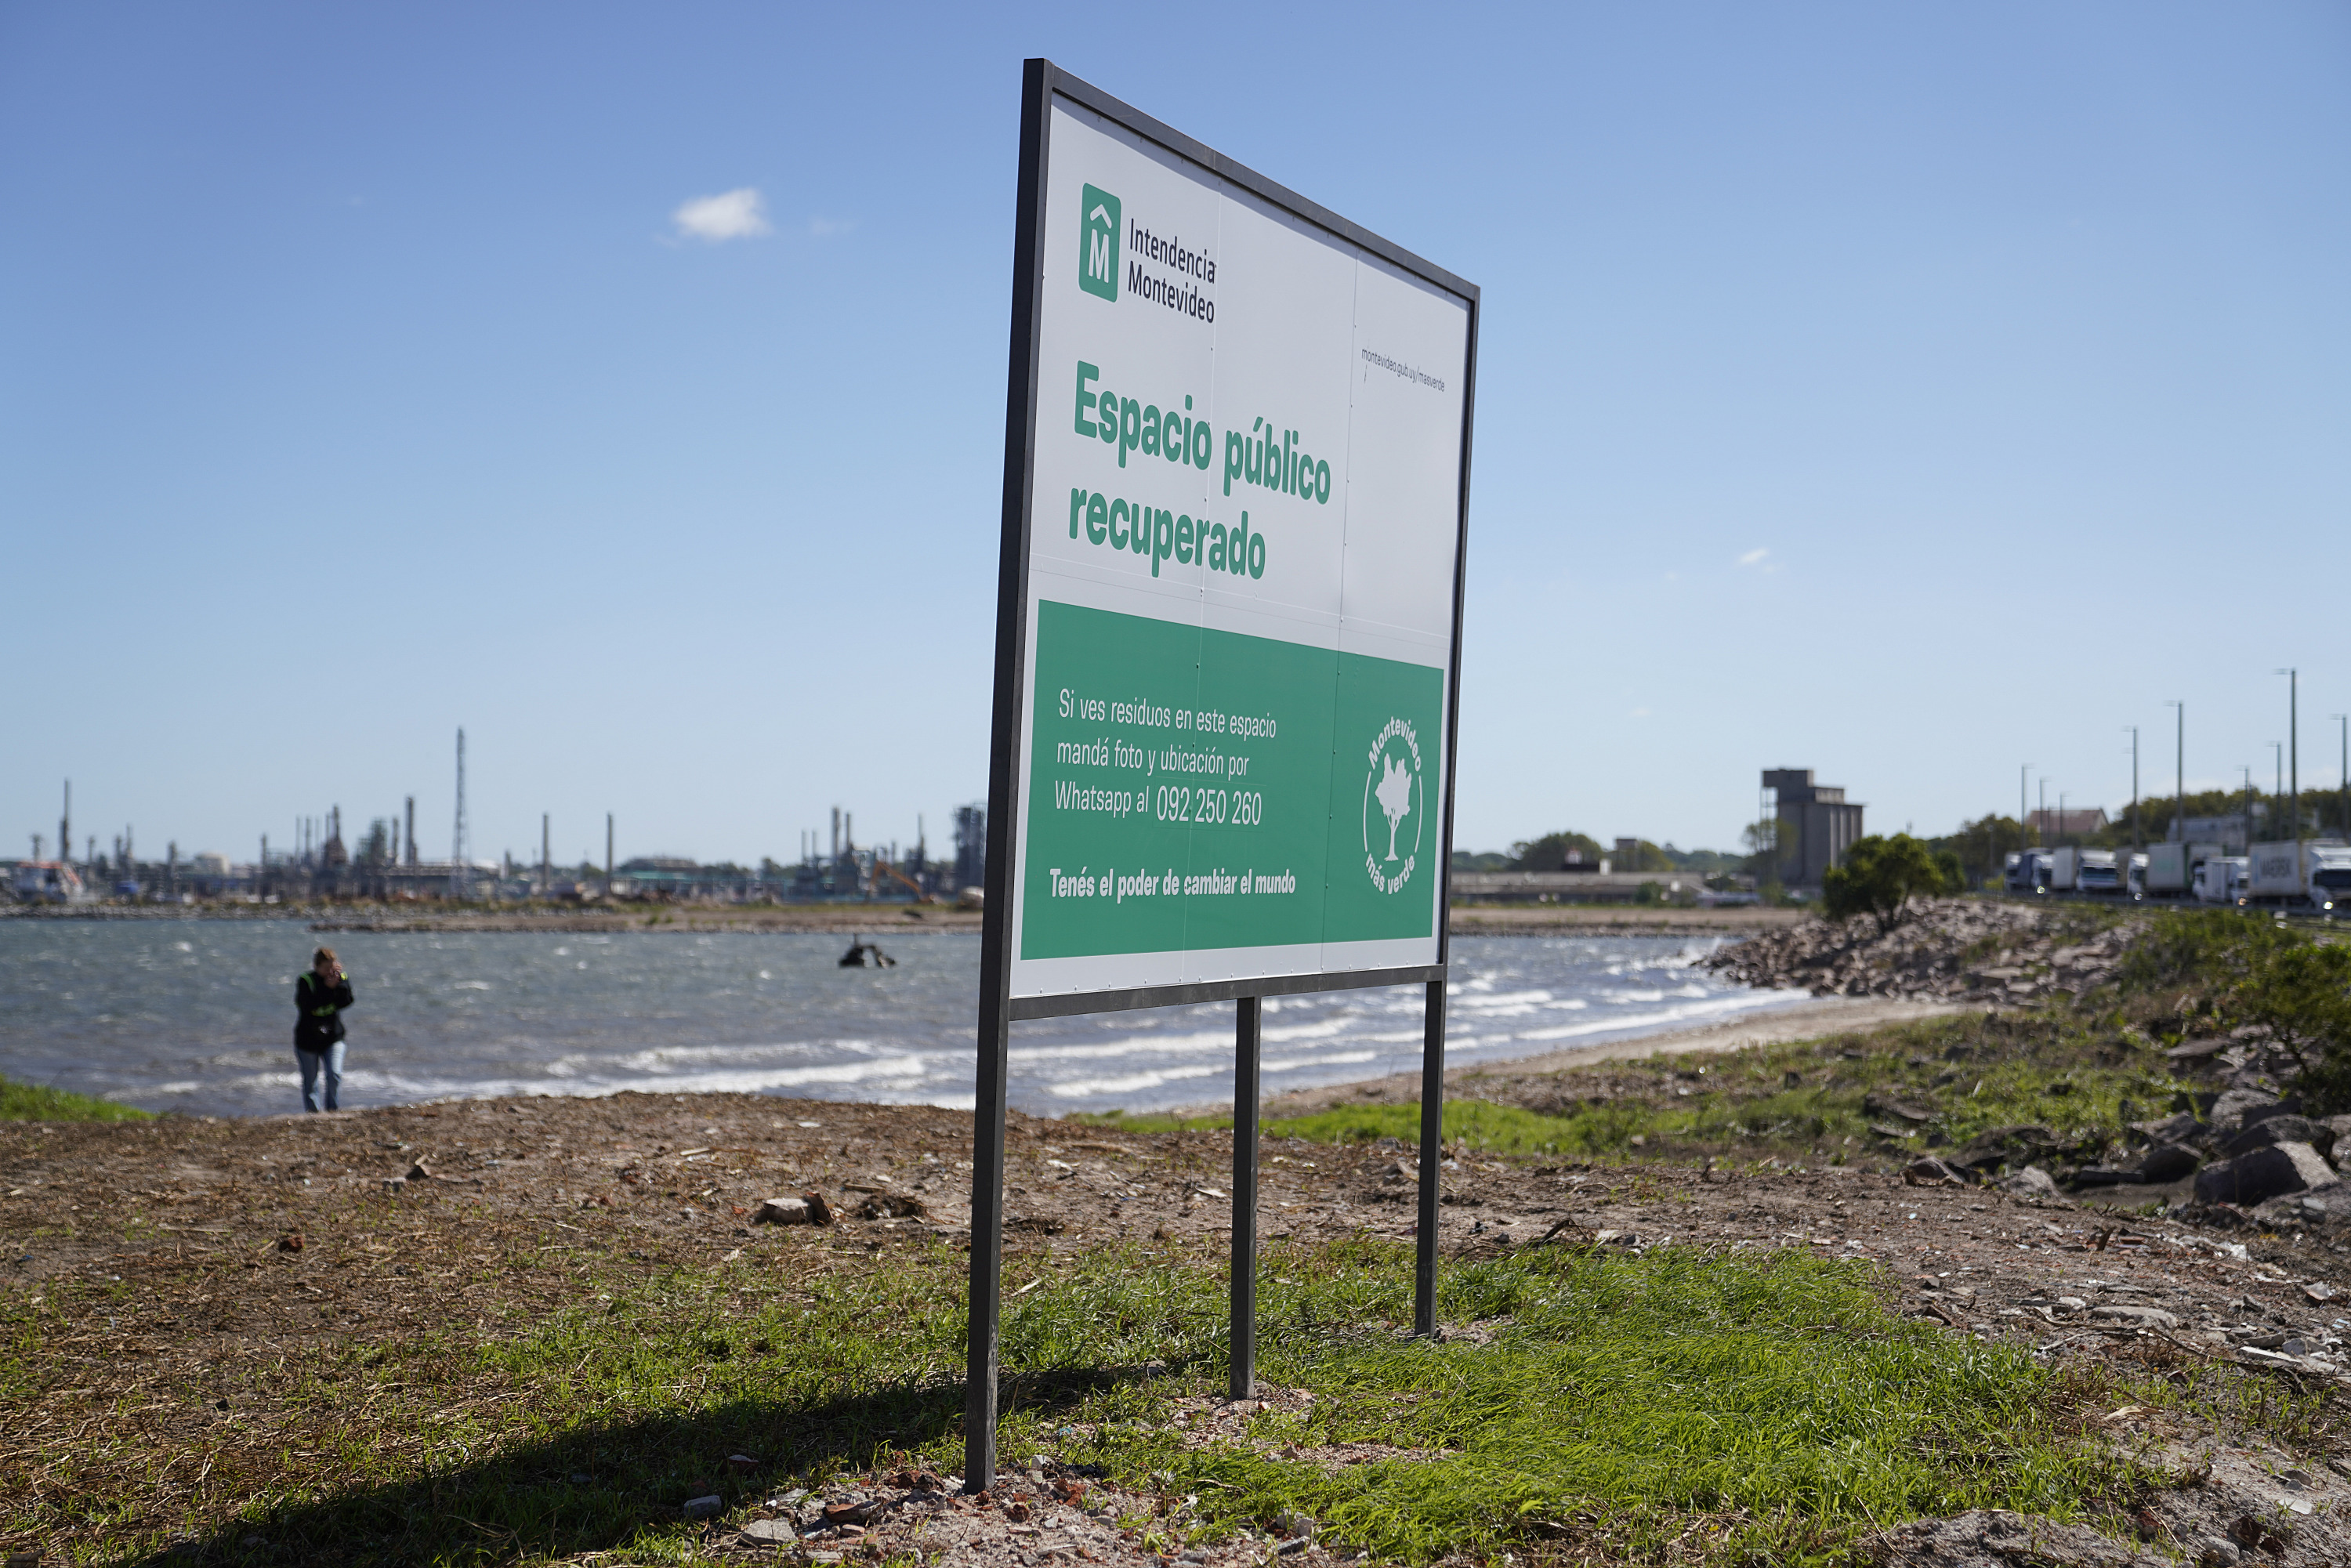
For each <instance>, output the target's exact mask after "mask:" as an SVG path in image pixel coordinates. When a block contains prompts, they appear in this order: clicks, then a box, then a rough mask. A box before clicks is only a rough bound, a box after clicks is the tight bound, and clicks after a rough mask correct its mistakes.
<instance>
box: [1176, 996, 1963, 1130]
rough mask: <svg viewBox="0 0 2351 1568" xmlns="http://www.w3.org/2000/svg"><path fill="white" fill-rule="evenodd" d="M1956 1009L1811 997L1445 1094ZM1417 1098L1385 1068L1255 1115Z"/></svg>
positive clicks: (1415, 1090)
mask: <svg viewBox="0 0 2351 1568" xmlns="http://www.w3.org/2000/svg"><path fill="white" fill-rule="evenodd" d="M1959 1010H1961V1009H1960V1008H1959V1005H1958V1004H1955V1003H1950V1002H1907V1001H1892V1000H1888V999H1886V998H1878V997H1814V998H1812V999H1811V1000H1809V1001H1802V1002H1797V1003H1795V1004H1793V1005H1792V1006H1789V1007H1784V1008H1774V1009H1771V1011H1769V1012H1763V1013H1756V1014H1750V1015H1748V1016H1744V1017H1740V1018H1734V1019H1720V1020H1719V1021H1717V1022H1714V1023H1709V1024H1701V1025H1698V1027H1696V1028H1693V1029H1679V1030H1668V1031H1667V1032H1666V1033H1663V1034H1644V1035H1635V1036H1632V1037H1630V1038H1628V1039H1625V1040H1604V1041H1602V1042H1600V1043H1598V1044H1594V1045H1584V1046H1575V1047H1572V1048H1570V1049H1568V1050H1565V1051H1542V1052H1540V1053H1538V1054H1536V1055H1533V1056H1521V1057H1506V1058H1502V1059H1500V1060H1497V1061H1479V1062H1476V1063H1474V1064H1471V1065H1468V1066H1462V1067H1454V1068H1448V1069H1447V1070H1446V1073H1445V1092H1446V1095H1447V1098H1448V1099H1450V1098H1454V1097H1457V1096H1460V1095H1468V1096H1469V1097H1477V1095H1478V1091H1479V1088H1480V1086H1481V1085H1482V1086H1485V1087H1489V1088H1498V1087H1500V1086H1502V1085H1505V1084H1507V1083H1508V1082H1510V1081H1511V1080H1514V1079H1519V1078H1532V1077H1540V1076H1542V1075H1544V1074H1547V1073H1553V1072H1562V1071H1567V1070H1569V1069H1571V1068H1577V1067H1589V1066H1591V1065H1592V1064H1593V1063H1594V1062H1599V1061H1643V1060H1645V1059H1646V1058H1648V1057H1652V1056H1681V1055H1687V1054H1688V1053H1689V1052H1692V1051H1740V1050H1744V1049H1746V1048H1748V1047H1750V1046H1758V1045H1777V1044H1779V1043H1781V1042H1782V1041H1784V1040H1810V1039H1813V1038H1814V1037H1816V1036H1819V1035H1824V1034H1844V1033H1847V1032H1850V1031H1853V1030H1872V1029H1878V1028H1882V1027H1884V1026H1885V1025H1886V1024H1895V1023H1912V1022H1915V1021H1917V1019H1929V1018H1937V1017H1940V1016H1941V1015H1943V1014H1946V1013H1953V1012H1958V1011H1959ZM1419 1099H1420V1074H1419V1073H1417V1072H1397V1073H1391V1074H1389V1075H1388V1076H1386V1077H1384V1078H1365V1079H1358V1080H1355V1081H1354V1082H1347V1083H1330V1084H1324V1085H1322V1087H1319V1088H1314V1089H1300V1090H1295V1091H1292V1092H1290V1093H1286V1094H1277V1095H1270V1096H1269V1097H1268V1098H1267V1099H1266V1102H1265V1107H1264V1111H1263V1114H1264V1115H1266V1116H1268V1117H1274V1116H1308V1115H1312V1114H1313V1113H1316V1112H1318V1111H1327V1110H1330V1109H1331V1108H1332V1107H1333V1106H1337V1105H1367V1104H1368V1105H1396V1104H1411V1103H1416V1102H1417V1101H1418V1100H1419ZM1231 1109H1232V1107H1231V1105H1230V1104H1228V1103H1221V1102H1219V1103H1210V1104H1204V1105H1189V1106H1186V1107H1184V1108H1183V1109H1181V1110H1179V1111H1176V1112H1174V1113H1173V1114H1175V1115H1179V1116H1216V1115H1222V1114H1223V1113H1226V1112H1228V1111H1229V1110H1231Z"/></svg>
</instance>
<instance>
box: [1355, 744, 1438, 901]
mask: <svg viewBox="0 0 2351 1568" xmlns="http://www.w3.org/2000/svg"><path fill="white" fill-rule="evenodd" d="M1368 761H1369V763H1370V771H1368V772H1367V773H1365V774H1364V870H1365V871H1367V872H1369V873H1371V878H1372V885H1373V886H1374V887H1376V888H1378V889H1379V890H1380V891H1381V892H1382V893H1385V894H1397V893H1402V892H1403V891H1404V885H1405V883H1408V882H1410V881H1411V880H1412V872H1413V867H1414V866H1416V865H1417V864H1418V863H1419V862H1420V839H1421V827H1422V825H1423V823H1424V822H1425V821H1426V819H1427V816H1428V811H1427V805H1428V791H1427V790H1426V788H1425V787H1424V786H1423V785H1422V782H1421V777H1420V737H1418V736H1416V735H1415V734H1414V733H1413V728H1412V722H1411V721H1410V720H1409V719H1401V718H1392V719H1390V720H1388V721H1387V723H1386V724H1384V725H1383V726H1381V727H1380V733H1379V737H1378V738H1377V739H1375V740H1374V741H1373V742H1372V749H1371V753H1370V756H1369V758H1368ZM1374 807H1377V808H1378V816H1379V817H1380V818H1381V819H1382V820H1381V821H1378V822H1376V823H1375V822H1374V820H1373V808H1374ZM1406 822H1410V823H1411V824H1412V831H1411V832H1410V833H1405V831H1404V827H1405V823H1406ZM1382 829H1384V830H1385V831H1384V832H1383V831H1381V830H1382ZM1383 850H1384V851H1386V853H1384V854H1383V853H1382V851H1383Z"/></svg>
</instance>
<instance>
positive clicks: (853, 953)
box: [841, 936, 898, 969]
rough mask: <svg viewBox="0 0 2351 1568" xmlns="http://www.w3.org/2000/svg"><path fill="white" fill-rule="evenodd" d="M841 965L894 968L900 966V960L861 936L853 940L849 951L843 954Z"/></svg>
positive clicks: (857, 967)
mask: <svg viewBox="0 0 2351 1568" xmlns="http://www.w3.org/2000/svg"><path fill="white" fill-rule="evenodd" d="M841 967H842V968H844V969H863V968H868V967H871V968H875V969H894V968H896V967H898V960H897V959H895V958H893V957H892V956H890V955H889V954H887V953H884V952H883V951H882V949H881V948H880V947H877V946H874V945H873V944H872V943H871V942H868V941H867V940H866V939H865V938H864V937H862V936H860V937H858V938H856V939H855V940H854V941H852V942H851V943H850V945H849V951H848V952H846V953H843V954H842V955H841Z"/></svg>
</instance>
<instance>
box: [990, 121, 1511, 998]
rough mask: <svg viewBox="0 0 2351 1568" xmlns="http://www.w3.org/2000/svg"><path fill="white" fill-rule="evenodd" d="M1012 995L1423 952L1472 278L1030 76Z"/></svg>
mask: <svg viewBox="0 0 2351 1568" xmlns="http://www.w3.org/2000/svg"><path fill="white" fill-rule="evenodd" d="M1045 149H1046V151H1045V169H1044V174H1043V178H1042V180H1041V181H1040V185H1039V190H1040V201H1041V202H1042V204H1043V224H1042V240H1041V243H1042V256H1041V265H1040V268H1039V274H1038V279H1037V283H1036V286H1035V287H1036V298H1035V305H1034V310H1035V334H1036V335H1035V340H1034V341H1035V362H1034V370H1033V380H1034V385H1035V388H1036V391H1035V394H1034V397H1035V402H1034V407H1033V409H1032V411H1031V414H1030V427H1029V447H1030V454H1029V461H1030V488H1029V496H1030V501H1029V507H1030V511H1029V518H1028V528H1027V538H1028V541H1029V544H1028V550H1029V553H1028V560H1027V569H1028V575H1027V581H1028V601H1027V615H1026V629H1025V631H1026V643H1025V646H1024V647H1023V649H1022V658H1021V662H1020V668H1021V670H1022V672H1023V681H1024V683H1025V685H1024V690H1023V693H1022V708H1023V711H1022V726H1021V731H1020V740H1019V747H1018V748H1017V752H1016V761H1015V766H1016V770H1017V771H1016V778H1015V790H1014V797H1013V798H1014V802H1015V806H1016V810H1017V825H1016V828H1015V832H1014V835H1013V843H1014V846H1015V853H1014V857H1013V864H1012V865H1011V867H1010V868H1009V874H1008V877H1007V879H1006V881H1005V883H1002V884H1001V885H1002V886H1003V887H1004V889H1005V892H1006V893H1007V894H1008V896H1009V899H1010V914H1009V921H1010V924H1009V926H1008V941H1009V945H1010V953H1009V959H1010V995H1011V996H1012V997H1013V998H1035V997H1047V996H1055V995H1070V994H1082V993H1091V992H1098V991H1106V990H1134V989H1136V988H1182V987H1190V986H1199V985H1203V984H1213V983H1216V982H1222V981H1233V980H1242V979H1250V978H1258V977H1279V976H1301V975H1337V974H1361V973H1365V972H1369V971H1381V970H1389V969H1396V968H1404V967H1413V966H1426V965H1431V964H1434V963H1436V962H1437V961H1438V956H1439V952H1440V943H1439V931H1438V922H1439V918H1440V915H1439V911H1440V907H1441V903H1440V894H1441V891H1442V890H1441V883H1442V879H1443V873H1444V865H1443V856H1444V853H1445V846H1444V844H1443V842H1442V840H1443V836H1444V831H1445V822H1446V814H1445V804H1446V801H1447V799H1448V795H1449V790H1450V789H1451V780H1450V779H1449V778H1448V777H1447V769H1448V768H1449V766H1450V757H1449V753H1448V747H1447V735H1448V733H1449V727H1450V718H1451V715H1450V713H1449V704H1450V702H1451V700H1452V692H1453V671H1452V668H1451V661H1452V658H1453V651H1454V648H1455V646H1456V636H1455V624H1454V622H1455V618H1456V616H1457V614H1458V551H1459V549H1460V542H1461V538H1462V533H1463V529H1462V521H1463V519H1462V506H1463V496H1464V489H1465V486H1464V484H1463V478H1464V461H1465V442H1466V424H1467V419H1466V416H1467V412H1468V377H1469V369H1470V364H1471V355H1472V332H1473V308H1472V301H1471V299H1470V298H1467V297H1465V296H1464V295H1463V294H1461V293H1458V292H1454V291H1451V290H1449V289H1447V288H1446V287H1440V286H1439V285H1438V284H1437V283H1434V282H1431V281H1428V280H1426V279H1425V278H1423V277H1419V276H1416V274H1415V273H1414V272H1413V271H1411V270H1409V269H1408V268H1406V267H1404V266H1401V265H1398V264H1397V263H1395V262H1392V261H1390V260H1388V259H1385V258H1384V257H1383V256H1380V255H1378V254H1375V253H1374V251H1373V250H1371V249H1369V248H1367V247H1365V246H1362V245H1358V244H1356V243H1353V242H1352V241H1351V240H1350V239H1348V238H1346V237H1344V236H1343V235H1341V234H1339V233H1335V232H1333V231H1332V229H1331V228H1328V227H1324V226H1321V225H1318V224H1316V223H1314V222H1311V221H1309V220H1308V218H1306V217H1304V216H1301V215H1299V214H1297V213H1294V212H1292V211H1290V210H1288V209H1287V208H1286V207H1285V206H1283V205H1281V204H1277V203H1276V202H1274V201H1273V200H1270V199H1268V198H1267V197H1265V196H1261V195H1259V194H1258V193H1255V192H1253V191H1251V190H1249V189H1247V188H1244V187H1243V186H1241V185H1238V184H1237V183H1232V182H1230V181H1228V180H1226V179H1224V178H1222V177H1220V176H1219V175H1218V174H1217V173H1216V172H1213V171H1212V170H1210V169H1209V168H1207V167H1206V166H1204V165H1203V164H1200V163H1196V162H1192V161H1190V160H1188V159H1186V158H1185V157H1184V156H1181V155H1179V154H1178V153H1177V152H1172V151H1170V150H1169V149H1168V148H1166V147H1164V146H1161V145H1159V144H1158V143H1157V142H1155V141H1151V140H1149V139H1146V138H1145V137H1144V136H1141V135H1139V134H1137V133H1135V132H1134V131H1130V130H1128V129H1126V128H1125V127H1124V126H1123V125H1121V124H1118V123H1115V122H1113V121H1112V120H1107V119H1105V118H1103V117H1102V116H1101V115H1098V114H1096V113H1094V112H1093V111H1092V110H1089V109H1087V108H1086V107H1084V106H1083V105H1081V104H1080V103H1078V102H1076V101H1074V100H1072V99H1068V98H1064V97H1061V96H1059V95H1055V96H1054V97H1053V98H1052V99H1051V107H1050V122H1049V129H1048V134H1047V137H1046V141H1045Z"/></svg>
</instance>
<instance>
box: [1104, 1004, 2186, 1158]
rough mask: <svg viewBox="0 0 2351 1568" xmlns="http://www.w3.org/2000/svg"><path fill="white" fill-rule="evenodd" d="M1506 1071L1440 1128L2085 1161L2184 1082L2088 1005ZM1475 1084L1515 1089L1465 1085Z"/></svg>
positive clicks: (1465, 1093) (1539, 1141) (1595, 1142)
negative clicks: (2044, 1152)
mask: <svg viewBox="0 0 2351 1568" xmlns="http://www.w3.org/2000/svg"><path fill="white" fill-rule="evenodd" d="M1507 1073H1508V1068H1507V1066H1505V1067H1503V1068H1500V1069H1496V1070H1494V1071H1493V1072H1491V1073H1489V1074H1484V1075H1481V1074H1478V1073H1471V1074H1468V1075H1467V1076H1466V1077H1465V1078H1463V1079H1462V1080H1461V1081H1460V1082H1458V1084H1457V1085H1456V1091H1455V1092H1457V1093H1458V1095H1459V1096H1460V1098H1458V1099H1450V1100H1447V1102H1446V1106H1445V1140H1446V1143H1447V1145H1448V1146H1458V1147H1459V1148H1462V1149H1467V1150H1472V1151H1476V1152H1479V1153H1481V1154H1486V1155H1494V1156H1502V1157H1520V1158H1530V1159H1543V1158H1567V1159H1607V1160H1624V1159H1628V1158H1635V1159H1638V1158H1647V1159H1670V1160H1689V1159H1700V1158H1721V1159H1749V1160H1761V1159H1763V1158H1766V1157H1771V1156H1777V1157H1781V1158H1786V1159H1792V1158H1823V1157H1824V1158H1827V1159H1830V1160H1833V1161H1842V1160H1844V1159H1850V1158H1860V1157H1867V1156H1871V1155H1879V1156H1887V1157H1890V1156H1892V1155H1896V1154H1900V1153H1905V1152H1907V1153H1917V1152H1920V1151H1923V1150H1927V1149H1935V1148H1945V1147H1951V1146H1956V1145H1964V1144H1966V1143H1967V1142H1968V1141H1969V1140H1970V1139H1971V1138H1973V1137H1975V1136H1977V1135H1978V1134H1982V1133H1986V1132H1989V1131H1991V1130H1992V1129H1994V1128H2000V1127H2014V1126H2038V1127H2046V1128H2048V1129H2049V1130H2050V1132H2051V1134H2053V1145H2052V1146H2053V1147H2054V1148H2056V1149H2058V1150H2059V1151H2061V1152H2062V1154H2063V1155H2064V1158H2065V1159H2066V1160H2068V1161H2070V1162H2072V1163H2074V1164H2091V1163H2094V1162H2095V1161H2096V1160H2097V1159H2099V1158H2102V1157H2104V1156H2105V1154H2106V1153H2107V1152H2109V1151H2110V1150H2118V1148H2119V1146H2120V1145H2122V1144H2123V1143H2124V1142H2125V1140H2126V1125H2127V1124H2129V1123H2131V1122H2134V1121H2140V1120H2144V1119H2146V1118H2147V1117H2151V1116H2159V1115H2163V1114H2166V1113H2168V1112H2169V1111H2171V1110H2172V1109H2174V1108H2175V1107H2176V1105H2177V1104H2178V1103H2180V1102H2179V1096H2180V1095H2181V1094H2182V1093H2183V1092H2187V1091H2188V1090H2189V1089H2190V1088H2191V1087H2192V1085H2190V1084H2189V1082H2186V1081H2185V1080H2182V1079H2180V1078H2178V1077H2176V1076H2175V1075H2174V1074H2173V1073H2172V1072H2171V1071H2170V1068H2169V1064H2168V1062H2167V1061H2165V1060H2164V1058H2163V1055H2162V1052H2161V1051H2160V1049H2159V1048H2158V1044H2157V1042H2156V1041H2155V1040H2151V1039H2150V1038H2148V1036H2147V1034H2146V1033H2145V1032H2144V1031H2141V1030H2135V1029H2132V1028H2130V1027H2128V1026H2127V1025H2126V1024H2125V1022H2124V1020H2123V1019H2122V1018H2121V1017H2120V1016H2119V1015H2117V1014H2107V1013H2098V1012H2095V1011H2091V1010H2086V1009H2051V1010H2047V1011H2043V1012H2034V1013H2018V1014H2001V1015H1997V1016H1986V1015H1983V1014H1969V1015H1963V1016H1959V1017H1955V1018H1947V1019H1931V1020H1928V1021H1926V1022H1923V1023H1917V1024H1909V1025H1904V1026H1901V1027H1899V1028H1896V1029H1887V1030H1876V1031H1875V1032H1872V1033H1869V1034H1865V1035H1839V1036H1834V1037H1831V1038H1828V1039H1825V1040H1800V1041H1793V1042H1789V1043H1785V1044H1779V1045H1769V1046H1758V1047H1752V1048H1750V1049H1748V1050H1745V1051H1736V1052H1732V1053H1729V1054H1727V1055H1720V1056H1677V1057H1667V1056H1660V1057H1652V1058H1650V1059H1648V1060H1647V1061H1637V1062H1605V1063H1600V1064H1597V1065H1595V1066H1593V1067H1589V1068H1583V1069H1579V1070H1575V1071H1566V1072H1562V1073H1557V1074H1553V1075H1546V1076H1545V1077H1544V1078H1543V1079H1541V1085H1540V1088H1539V1089H1533V1090H1532V1091H1531V1092H1530V1086H1528V1085H1525V1084H1520V1083H1514V1082H1511V1081H1510V1080H1509V1079H1508V1077H1507ZM1485 1085H1491V1086H1492V1088H1491V1090H1489V1092H1492V1090H1499V1091H1502V1092H1510V1093H1512V1094H1515V1095H1516V1096H1517V1097H1518V1103H1508V1102H1505V1101H1499V1100H1494V1099H1483V1098H1479V1091H1480V1088H1481V1086H1485ZM1888 1103H1898V1104H1899V1105H1900V1106H1902V1107H1903V1108H1904V1109H1906V1110H1909V1111H1916V1112H1922V1113H1924V1114H1925V1120H1923V1121H1913V1120H1911V1119H1910V1118H1909V1117H1907V1116H1903V1115H1901V1114H1899V1113H1896V1112H1895V1111H1893V1110H1890V1109H1887V1108H1886V1106H1887V1104H1888ZM1071 1119H1072V1120H1077V1119H1078V1118H1071ZM1085 1120H1087V1121H1089V1122H1091V1123H1092V1124H1097V1125H1105V1126H1116V1127H1121V1128H1123V1129H1126V1130H1128V1131H1134V1132H1172V1131H1179V1130H1185V1129H1197V1128H1222V1127H1229V1126H1230V1125H1231V1124H1232V1119H1231V1118H1230V1117H1229V1116H1216V1117H1194V1118H1177V1117H1171V1116H1128V1115H1123V1114H1122V1113H1112V1114H1109V1115H1105V1116H1094V1117H1089V1118H1085ZM1265 1131H1266V1133H1267V1134H1268V1135H1270V1136H1274V1137H1294V1138H1305V1139H1309V1140H1311V1141H1314V1142H1318V1143H1334V1144H1362V1143H1373V1142H1376V1141H1378V1140H1380V1139H1383V1138H1396V1139H1401V1140H1403V1141H1404V1142H1405V1143H1407V1144H1416V1143H1418V1141H1419V1138H1420V1107H1419V1106H1418V1104H1417V1103H1403V1104H1361V1105H1342V1106H1338V1107H1334V1108H1333V1109H1331V1110H1328V1111H1322V1112H1317V1113H1313V1114H1311V1115H1306V1116H1293V1117H1285V1118H1277V1119H1273V1120H1270V1121H1268V1122H1267V1123H1266V1124H1265ZM1889 1132H1890V1133H1892V1134H1895V1135H1892V1136H1888V1135H1887V1134H1888V1133H1889Z"/></svg>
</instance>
